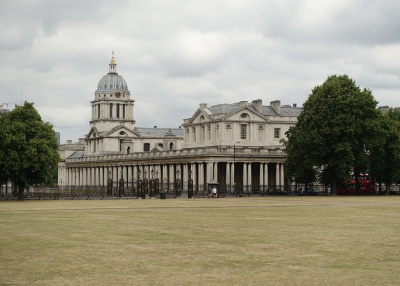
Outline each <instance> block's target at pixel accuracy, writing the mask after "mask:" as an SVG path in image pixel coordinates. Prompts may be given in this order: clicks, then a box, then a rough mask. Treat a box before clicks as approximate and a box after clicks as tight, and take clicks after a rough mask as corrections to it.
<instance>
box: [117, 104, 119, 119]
mask: <svg viewBox="0 0 400 286" xmlns="http://www.w3.org/2000/svg"><path fill="white" fill-rule="evenodd" d="M117 118H119V103H117Z"/></svg>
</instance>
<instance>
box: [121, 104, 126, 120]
mask: <svg viewBox="0 0 400 286" xmlns="http://www.w3.org/2000/svg"><path fill="white" fill-rule="evenodd" d="M125 105H126V104H124V105H122V118H125Z"/></svg>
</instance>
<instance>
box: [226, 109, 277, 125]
mask: <svg viewBox="0 0 400 286" xmlns="http://www.w3.org/2000/svg"><path fill="white" fill-rule="evenodd" d="M245 114H247V115H248V117H242V115H243V116H244V115H245ZM220 120H221V121H225V120H226V121H231V120H234V121H236V120H243V121H246V120H248V121H265V122H268V121H269V120H268V119H267V117H265V116H264V115H262V114H261V113H259V112H257V111H255V110H254V109H252V108H250V107H248V106H243V107H242V108H239V109H236V110H233V111H232V112H229V113H227V114H226V115H224V116H223V117H221V118H220Z"/></svg>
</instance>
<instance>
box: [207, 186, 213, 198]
mask: <svg viewBox="0 0 400 286" xmlns="http://www.w3.org/2000/svg"><path fill="white" fill-rule="evenodd" d="M206 192H207V199H211V193H212V190H211V188H208V189H207V191H206Z"/></svg>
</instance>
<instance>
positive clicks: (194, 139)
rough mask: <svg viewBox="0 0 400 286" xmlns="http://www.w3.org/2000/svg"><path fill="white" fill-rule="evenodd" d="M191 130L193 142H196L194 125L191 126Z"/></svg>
mask: <svg viewBox="0 0 400 286" xmlns="http://www.w3.org/2000/svg"><path fill="white" fill-rule="evenodd" d="M192 132H193V142H196V128H195V127H193V129H192Z"/></svg>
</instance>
